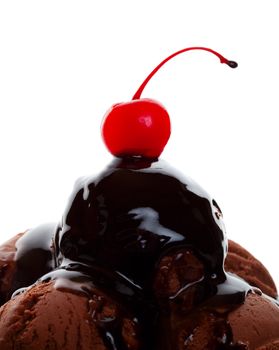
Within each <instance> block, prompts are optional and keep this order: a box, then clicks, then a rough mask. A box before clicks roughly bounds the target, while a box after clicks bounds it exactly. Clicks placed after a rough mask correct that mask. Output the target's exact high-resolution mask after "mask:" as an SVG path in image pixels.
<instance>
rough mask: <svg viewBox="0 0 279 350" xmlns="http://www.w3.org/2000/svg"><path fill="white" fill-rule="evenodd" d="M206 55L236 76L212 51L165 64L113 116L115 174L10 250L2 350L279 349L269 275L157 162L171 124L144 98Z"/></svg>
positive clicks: (188, 184)
mask: <svg viewBox="0 0 279 350" xmlns="http://www.w3.org/2000/svg"><path fill="white" fill-rule="evenodd" d="M197 49H198V50H203V51H207V52H210V53H212V54H214V55H215V56H217V57H218V58H219V59H220V62H221V63H225V64H227V65H228V66H229V67H231V68H236V67H237V63H236V62H234V61H231V60H227V59H226V58H225V57H223V56H221V55H220V54H219V53H217V52H215V51H213V50H211V49H208V48H203V47H192V48H187V49H183V50H180V51H178V52H176V53H175V54H173V55H171V56H169V57H168V58H167V59H165V60H164V61H162V62H161V64H159V65H158V66H157V68H155V69H154V70H153V71H152V72H151V74H150V75H149V76H148V77H147V78H146V79H145V81H144V82H143V84H142V85H141V86H140V88H139V89H138V91H137V92H136V94H135V95H134V97H133V99H132V101H130V102H127V103H117V104H114V105H113V106H112V108H111V109H109V111H108V112H107V114H106V115H105V118H104V122H103V126H102V134H103V138H104V141H105V144H106V145H107V147H108V149H109V150H110V151H111V153H112V154H113V155H114V156H115V158H114V159H113V161H112V162H111V163H110V164H109V166H108V167H107V168H106V169H105V170H104V171H102V172H101V173H100V174H98V175H97V176H91V177H84V178H82V179H80V180H79V181H78V182H77V183H76V185H75V188H74V191H73V193H72V195H71V197H70V201H69V204H68V205H67V207H66V210H65V213H64V215H63V217H62V221H61V222H60V223H59V224H57V225H56V224H51V225H47V226H45V225H44V226H40V227H38V228H35V229H33V230H29V231H28V232H27V233H25V234H24V235H23V236H22V237H20V238H19V239H15V241H16V242H15V244H14V243H13V242H10V243H9V244H8V249H10V252H11V253H10V254H9V255H8V256H6V257H5V255H4V259H2V260H3V261H4V260H5V262H4V263H3V261H2V263H1V265H2V275H3V276H4V279H3V281H4V282H2V287H0V288H1V289H0V291H1V293H2V301H3V302H5V301H6V300H7V299H10V296H11V295H12V298H11V299H10V300H8V301H7V302H6V303H5V304H4V305H3V306H2V307H1V308H0V349H1V350H14V349H21V350H27V349H28V350H30V349H31V350H32V349H36V350H50V349H64V350H80V349H83V350H85V349H86V350H87V349H88V350H184V349H185V350H204V349H206V350H268V349H269V350H271V349H279V304H278V300H276V299H275V297H276V296H277V292H276V288H275V285H274V283H273V281H272V279H271V277H270V276H269V274H268V271H266V269H265V268H264V267H263V266H262V264H261V263H259V262H258V261H257V260H256V259H255V258H254V257H253V256H252V255H251V254H249V253H248V252H246V251H245V250H243V249H242V248H241V247H239V246H238V245H236V244H234V243H231V244H230V247H229V248H228V240H227V236H226V232H225V226H224V223H223V220H222V212H221V210H220V208H219V206H218V204H217V202H216V201H215V200H213V199H212V198H211V197H210V196H209V195H208V194H207V193H206V192H205V191H204V190H203V189H202V188H201V187H200V186H199V185H197V184H196V183H195V182H194V181H193V180H191V179H190V178H187V177H185V176H184V175H182V174H181V173H179V172H178V171H177V170H175V169H174V168H172V167H171V166H169V165H168V164H167V163H165V162H163V161H161V160H160V159H159V156H160V154H161V152H162V151H163V149H164V147H165V145H166V142H167V141H168V138H169V136H170V120H169V116H168V113H167V111H166V109H165V108H164V107H163V106H162V105H161V104H160V103H158V102H157V101H155V100H151V99H141V98H140V96H141V93H142V91H143V89H144V87H145V85H146V84H147V83H148V81H149V80H150V78H151V77H152V76H153V75H154V74H155V73H156V72H157V71H158V69H159V68H160V67H161V66H162V65H163V64H164V63H166V62H167V61H168V60H169V59H171V58H172V57H174V56H176V55H178V54H180V53H182V52H186V51H189V50H197ZM228 250H229V254H228V255H227V252H228ZM226 255H227V261H226V264H225V259H226ZM0 257H1V256H0ZM1 265H0V267H1ZM248 265H249V266H248ZM225 266H226V268H225ZM263 292H264V293H267V294H263Z"/></svg>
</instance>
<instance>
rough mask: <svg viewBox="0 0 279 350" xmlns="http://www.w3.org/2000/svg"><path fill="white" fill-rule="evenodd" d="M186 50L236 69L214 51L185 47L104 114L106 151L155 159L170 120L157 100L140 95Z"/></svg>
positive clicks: (168, 130)
mask: <svg viewBox="0 0 279 350" xmlns="http://www.w3.org/2000/svg"><path fill="white" fill-rule="evenodd" d="M190 50H204V51H208V52H211V53H213V54H214V55H215V56H217V57H218V58H219V59H220V62H221V63H225V64H227V65H228V66H229V67H231V68H236V67H237V63H236V62H234V61H229V60H227V59H226V58H225V57H223V56H221V55H220V54H219V53H218V52H216V51H213V50H211V49H208V48H205V47H189V48H186V49H183V50H180V51H177V52H175V53H174V54H172V55H171V56H169V57H167V58H166V59H165V60H164V61H162V62H161V63H160V64H159V65H158V66H157V67H156V68H155V69H154V70H153V71H152V72H151V73H150V74H149V75H148V77H147V78H146V79H145V80H144V82H143V83H142V84H141V86H140V87H139V89H138V91H137V92H136V93H135V95H134V97H133V99H132V101H130V102H123V103H117V104H115V105H113V106H112V107H111V108H110V110H109V111H108V112H107V113H106V114H105V116H104V119H103V125H102V136H103V139H104V142H105V144H106V146H107V148H108V149H109V151H110V152H111V153H112V154H113V155H115V156H117V157H125V156H131V157H133V156H134V157H137V156H139V157H145V158H158V157H159V156H160V154H161V153H162V151H163V149H164V147H165V145H166V144H167V142H168V139H169V137H170V132H171V126H170V118H169V115H168V112H167V111H166V109H165V108H164V107H163V106H162V105H161V104H160V103H159V102H157V101H155V100H151V99H141V98H140V97H141V93H142V91H143V89H144V88H145V86H146V84H147V83H148V82H149V80H150V79H151V78H152V77H153V75H154V74H155V73H156V72H157V71H158V70H159V69H160V68H161V67H162V66H163V65H164V64H165V63H166V62H167V61H169V60H170V59H172V58H173V57H175V56H177V55H179V54H181V53H183V52H186V51H190Z"/></svg>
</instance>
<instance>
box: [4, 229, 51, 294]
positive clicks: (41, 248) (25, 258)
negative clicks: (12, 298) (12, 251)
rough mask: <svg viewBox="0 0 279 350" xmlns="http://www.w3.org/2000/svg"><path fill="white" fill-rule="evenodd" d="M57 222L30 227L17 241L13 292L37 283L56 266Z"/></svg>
mask: <svg viewBox="0 0 279 350" xmlns="http://www.w3.org/2000/svg"><path fill="white" fill-rule="evenodd" d="M56 229H57V224H55V223H49V224H43V225H40V226H38V227H36V228H34V229H30V230H28V231H27V232H25V233H24V235H23V236H22V237H20V238H19V239H18V240H17V242H16V255H15V261H16V272H15V275H14V279H13V286H12V288H11V295H12V293H13V292H14V291H15V290H17V289H19V288H24V287H28V286H29V285H31V284H33V283H35V282H36V281H37V279H38V278H40V277H41V276H42V275H44V274H45V273H47V272H49V271H51V270H53V268H54V255H53V238H54V235H55V232H56Z"/></svg>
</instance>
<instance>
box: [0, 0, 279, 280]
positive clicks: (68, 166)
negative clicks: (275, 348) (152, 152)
mask: <svg viewBox="0 0 279 350" xmlns="http://www.w3.org/2000/svg"><path fill="white" fill-rule="evenodd" d="M278 33H279V21H278V11H277V1H276V0H274V1H269V0H266V1H262V0H261V1H257V0H245V1H243V0H234V1H226V0H220V1H216V0H210V1H208V0H206V1H199V0H194V1H186V0H183V1H177V0H172V1H162V0H161V1H151V0H149V1H147V0H142V1H140V2H135V1H131V0H129V1H123V0H117V1H114V0H113V1H112V0H111V1H106V0H103V1H95V2H94V1H85V0H84V1H71V0H67V1H60V0H55V1H52V0H48V1H39V0H36V1H29V0H25V1H1V2H0V156H1V158H0V160H1V167H0V242H3V241H5V240H6V239H7V238H9V237H11V236H13V235H14V234H15V233H17V232H19V231H23V230H25V229H27V228H29V227H34V226H36V225H38V224H40V223H44V222H49V221H57V220H59V219H60V217H61V215H62V213H63V210H64V206H65V204H66V203H67V199H68V196H69V194H70V192H71V189H72V185H73V183H74V181H75V179H76V178H77V177H79V176H81V175H86V174H90V173H96V172H98V171H100V170H101V169H102V168H103V167H104V166H105V165H106V164H107V163H108V162H109V160H110V159H111V156H110V155H109V153H108V152H107V151H106V149H105V146H104V145H103V143H102V140H101V136H100V124H101V120H102V116H103V114H104V113H105V111H106V110H107V109H108V108H109V107H110V106H111V105H112V104H113V103H116V102H120V101H128V100H129V99H130V98H131V97H132V96H133V94H134V92H135V91H136V89H137V88H138V86H139V84H140V83H141V82H142V80H143V79H144V78H145V77H146V75H147V74H148V73H149V72H150V71H151V70H152V69H153V68H154V67H155V66H156V65H157V64H158V63H159V62H160V61H161V60H163V59H164V58H165V57H166V56H168V55H169V54H171V53H172V52H174V51H177V50H179V49H182V48H184V47H187V46H192V45H195V46H196V45H199V46H208V47H211V48H212V49H215V50H217V51H220V53H222V54H223V55H224V56H226V57H227V58H229V59H234V60H236V61H238V63H239V68H238V69H236V70H233V69H230V68H228V67H227V66H225V65H221V64H219V61H218V59H217V58H216V57H214V56H212V55H210V54H208V53H206V52H190V53H186V54H184V55H181V56H179V57H176V58H175V59H173V60H172V61H170V62H169V63H168V64H167V65H165V66H164V68H163V69H162V70H161V71H159V73H158V74H157V75H156V77H154V78H153V80H152V81H151V82H150V84H149V85H148V87H147V88H146V90H145V91H144V94H143V96H144V97H151V98H155V99H157V100H159V101H161V102H162V103H163V104H164V105H165V106H166V108H167V109H168V111H169V113H170V115H171V119H172V129H173V131H172V137H171V140H170V142H169V144H168V146H167V147H166V149H165V152H164V153H163V155H162V158H164V159H165V160H167V161H169V162H170V163H172V164H173V165H175V166H176V167H178V168H179V169H180V170H182V171H183V172H184V173H186V174H187V175H189V176H191V177H192V178H194V179H195V180H196V181H197V182H199V183H200V184H201V185H202V187H204V188H205V189H206V190H207V191H208V192H209V193H210V194H211V195H212V196H213V197H214V198H215V199H216V200H217V202H218V203H219V205H220V206H221V208H222V210H223V213H224V220H225V223H226V227H227V232H228V236H229V238H231V239H233V240H236V241H238V242H239V243H241V244H242V245H244V246H245V247H246V248H247V249H249V250H250V251H251V252H252V253H253V254H254V255H255V256H256V257H258V258H259V259H260V260H262V261H263V262H264V264H265V265H266V266H267V267H268V269H269V270H270V271H271V273H272V275H273V277H274V278H275V280H276V282H277V285H279V263H278V260H279V259H278V242H279V239H278V235H279V225H278V220H279V215H278V211H279V202H278V198H279V182H278V179H279V170H278V166H277V165H278V148H279V147H278V146H279V140H278V126H277V122H278V119H279V118H278V111H279V106H278V81H279V52H278V51H279V50H278V45H279V44H278Z"/></svg>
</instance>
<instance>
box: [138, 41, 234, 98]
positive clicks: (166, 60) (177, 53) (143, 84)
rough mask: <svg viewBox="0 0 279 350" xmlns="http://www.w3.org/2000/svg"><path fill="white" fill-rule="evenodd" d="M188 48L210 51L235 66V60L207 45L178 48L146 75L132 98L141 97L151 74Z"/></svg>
mask: <svg viewBox="0 0 279 350" xmlns="http://www.w3.org/2000/svg"><path fill="white" fill-rule="evenodd" d="M190 50H203V51H208V52H211V53H212V54H214V55H215V56H217V57H218V58H219V59H220V62H221V63H225V64H227V65H228V66H229V67H231V68H236V67H237V63H236V62H235V61H230V60H228V59H226V58H225V57H224V56H222V55H220V54H219V53H218V52H216V51H214V50H211V49H209V48H207V47H199V46H196V47H188V48H186V49H182V50H179V51H177V52H175V53H173V54H172V55H170V56H169V57H167V58H166V59H164V60H163V61H162V62H161V63H160V64H159V65H158V66H157V67H156V68H155V69H153V71H152V72H151V73H150V74H149V75H148V77H147V78H146V79H145V80H144V82H143V83H142V84H141V86H140V87H139V89H138V91H137V92H136V93H135V95H134V96H133V98H132V99H133V100H138V99H140V97H141V94H142V92H143V89H144V88H145V86H146V85H147V83H148V82H149V80H150V79H151V78H152V77H153V75H155V74H156V73H157V72H158V70H159V69H160V68H161V67H162V66H163V65H164V64H165V63H166V62H168V61H169V60H171V59H172V58H173V57H175V56H177V55H180V54H181V53H183V52H186V51H190Z"/></svg>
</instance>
